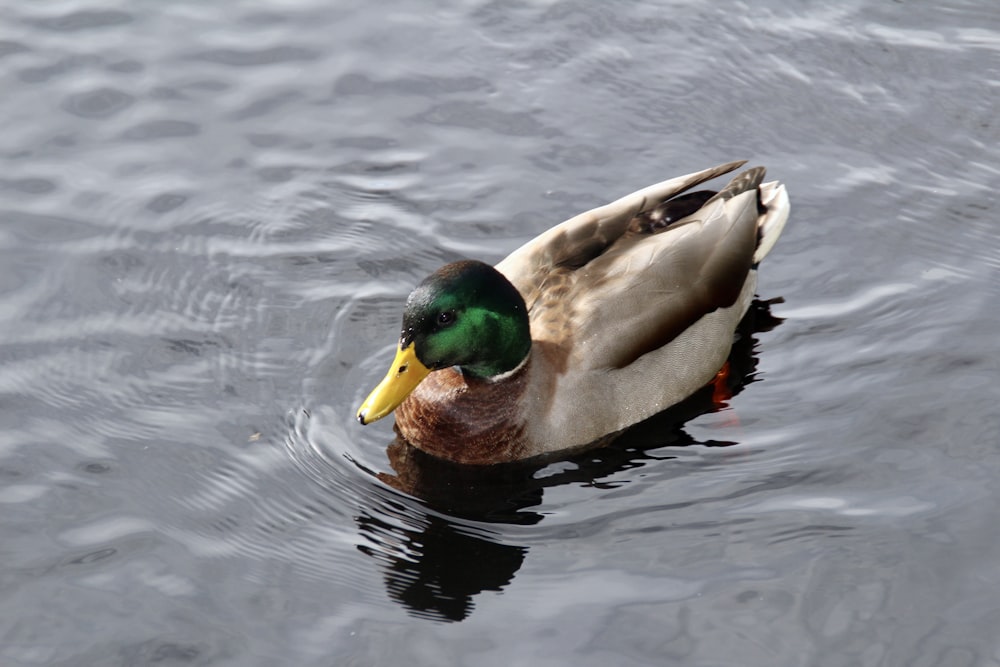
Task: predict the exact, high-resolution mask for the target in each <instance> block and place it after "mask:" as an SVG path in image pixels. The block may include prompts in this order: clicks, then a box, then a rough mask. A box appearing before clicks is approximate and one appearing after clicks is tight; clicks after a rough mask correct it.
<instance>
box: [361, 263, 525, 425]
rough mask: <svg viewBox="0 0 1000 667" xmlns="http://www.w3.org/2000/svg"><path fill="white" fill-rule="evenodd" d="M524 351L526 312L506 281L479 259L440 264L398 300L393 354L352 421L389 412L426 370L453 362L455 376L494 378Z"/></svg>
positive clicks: (518, 360) (515, 362) (519, 359)
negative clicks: (402, 305)
mask: <svg viewBox="0 0 1000 667" xmlns="http://www.w3.org/2000/svg"><path fill="white" fill-rule="evenodd" d="M530 350H531V332H530V329H529V326H528V309H527V307H526V306H525V304H524V299H523V298H522V297H521V294H520V293H519V292H518V291H517V289H516V288H515V287H514V286H513V285H511V283H510V281H508V280H507V279H506V278H505V277H504V276H503V275H502V274H501V273H500V272H499V271H497V270H496V269H494V268H493V267H491V266H490V265H488V264H484V263H483V262H477V261H472V260H468V261H462V262H454V263H452V264H448V265H446V266H443V267H441V268H440V269H438V270H437V271H435V272H434V273H432V274H431V275H430V276H428V277H427V278H426V279H425V280H424V281H423V282H422V283H420V285H418V286H417V288H416V289H415V290H413V292H412V293H410V297H409V298H408V299H407V300H406V310H404V311H403V330H402V332H401V334H400V336H399V350H398V351H397V352H396V358H395V360H394V361H393V363H392V366H391V367H390V368H389V372H388V373H387V374H386V376H385V379H384V380H382V382H381V383H380V384H379V385H378V386H377V387H375V389H374V391H372V393H371V394H370V395H369V396H368V398H367V399H366V400H365V402H364V403H363V404H362V405H361V408H360V409H359V410H358V421H359V422H361V423H362V424H369V423H371V422H373V421H375V420H376V419H381V418H382V417H384V416H386V415H387V414H389V413H390V412H392V411H393V410H395V409H396V406H398V405H399V404H400V403H402V402H403V399H405V398H406V397H407V396H408V395H409V393H410V392H411V391H413V390H414V389H415V388H416V386H417V385H418V384H420V382H421V381H422V380H423V379H424V378H425V377H427V374H428V373H430V372H431V371H433V370H437V369H439V368H447V367H449V366H458V367H459V368H460V369H461V371H462V373H463V374H467V375H473V376H478V377H486V378H489V377H494V376H497V375H501V374H503V373H506V372H508V371H511V370H513V369H515V368H517V366H518V365H519V364H520V363H521V362H522V361H524V359H525V357H527V355H528V352H529V351H530Z"/></svg>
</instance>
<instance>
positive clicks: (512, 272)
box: [496, 160, 745, 311]
mask: <svg viewBox="0 0 1000 667" xmlns="http://www.w3.org/2000/svg"><path fill="white" fill-rule="evenodd" d="M744 163H745V160H741V161H738V162H729V163H726V164H722V165H719V166H717V167H712V168H711V169H705V170H703V171H699V172H695V173H692V174H687V175H685V176H678V177H677V178H672V179H670V180H667V181H663V182H662V183H657V184H655V185H650V186H648V187H645V188H643V189H641V190H638V191H636V192H633V193H632V194H630V195H626V196H624V197H622V198H621V199H619V200H617V201H614V202H612V203H610V204H606V205H604V206H600V207H598V208H595V209H592V210H590V211H587V212H585V213H581V214H579V215H577V216H575V217H573V218H570V219H569V220H566V221H565V222H563V223H561V224H559V225H556V226H555V227H553V228H551V229H549V230H548V231H546V232H544V233H543V234H541V235H540V236H537V237H536V238H534V239H532V240H531V241H529V242H527V243H526V244H524V245H523V246H521V247H520V248H518V249H517V250H515V251H514V252H512V253H511V254H510V255H508V256H507V257H506V258H505V259H504V260H503V261H501V262H500V263H499V264H497V266H496V268H497V270H498V271H500V273H502V274H504V275H505V276H506V277H507V279H508V280H510V281H511V282H512V283H513V284H514V286H515V287H516V288H517V289H518V291H519V292H521V295H522V296H524V300H525V302H526V303H527V305H528V310H529V311H531V310H532V308H533V307H534V306H535V303H536V302H537V301H538V299H539V297H540V296H542V295H543V294H546V293H547V292H549V293H551V292H552V291H559V290H560V289H561V287H560V286H561V285H563V284H564V283H565V279H566V276H567V275H568V274H569V273H571V272H574V271H576V270H577V269H580V268H581V267H584V266H585V265H587V264H588V263H590V262H591V261H593V260H594V259H595V258H597V257H600V256H601V255H602V254H604V253H605V252H606V251H607V250H608V249H609V247H611V246H612V245H613V244H614V243H615V242H617V241H618V240H619V239H621V238H622V237H623V236H625V235H626V233H627V232H628V229H629V225H630V223H631V222H632V221H633V219H635V217H636V216H637V215H638V214H639V213H641V212H643V211H647V210H650V209H653V208H655V207H656V206H657V205H658V204H660V203H661V202H663V201H664V200H667V199H669V198H671V197H674V196H676V195H678V194H680V193H682V192H684V191H686V190H689V189H691V188H693V187H694V186H696V185H698V184H700V183H704V182H705V181H708V180H711V179H713V178H716V177H717V176H721V175H723V174H727V173H729V172H731V171H733V170H734V169H737V168H738V167H740V166H742V165H743V164H744ZM720 194H721V193H720Z"/></svg>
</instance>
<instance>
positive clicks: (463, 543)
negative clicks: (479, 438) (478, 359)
mask: <svg viewBox="0 0 1000 667" xmlns="http://www.w3.org/2000/svg"><path fill="white" fill-rule="evenodd" d="M771 303H773V302H760V301H757V302H754V304H753V306H751V308H750V311H749V312H748V313H747V316H746V317H745V318H744V319H743V322H742V323H741V324H740V327H739V329H738V330H737V333H736V340H735V343H734V345H733V349H732V352H731V353H730V356H729V374H728V377H727V378H726V379H725V380H724V382H725V387H724V388H723V389H724V391H723V393H724V394H728V395H729V396H732V395H736V394H738V393H739V392H740V391H742V389H743V387H745V386H746V385H747V384H749V383H751V382H753V381H754V370H755V368H756V365H757V358H756V356H755V355H754V353H753V351H754V347H755V345H756V339H755V337H754V334H756V333H759V332H763V331H769V330H771V329H773V328H774V327H775V326H777V325H778V324H780V322H781V320H780V319H778V318H775V317H774V316H773V315H771V312H770V307H769V306H770V304H771ZM719 400H720V399H719V388H718V387H717V386H713V385H709V386H707V387H705V388H703V389H702V390H701V391H699V392H697V393H696V394H694V395H693V396H691V397H690V398H688V399H687V400H685V401H684V402H682V403H680V404H678V405H675V406H673V407H672V408H670V409H668V410H666V411H664V412H662V413H660V414H658V415H656V416H654V417H651V418H650V419H648V420H646V421H644V422H642V423H640V424H636V425H635V426H633V427H631V428H629V429H627V430H626V431H623V432H622V433H619V434H617V435H616V436H614V437H613V438H611V439H609V440H608V441H607V442H606V443H604V444H603V446H600V447H598V448H589V449H586V450H584V451H580V452H577V453H575V454H569V455H567V454H566V453H563V454H561V455H553V456H547V457H544V458H540V459H531V460H529V461H524V462H518V463H514V464H504V465H498V466H483V467H477V466H463V465H459V464H455V463H451V462H448V461H443V460H441V459H437V458H434V457H431V456H429V455H427V454H425V453H423V452H421V451H420V450H418V449H416V448H414V447H412V446H411V445H409V444H408V443H406V442H405V441H403V440H401V439H400V438H398V437H397V439H396V440H395V441H394V442H392V444H390V445H389V447H388V449H387V454H388V457H389V463H390V465H391V466H392V470H393V473H392V474H390V473H380V474H379V475H378V477H379V479H381V480H382V481H383V482H385V483H386V484H388V485H389V486H391V487H393V488H395V489H397V490H399V491H403V492H404V493H406V494H409V495H411V496H414V497H416V498H418V499H420V501H421V504H420V505H418V504H417V503H406V504H405V506H404V503H402V502H400V503H398V504H397V505H396V507H395V509H396V510H397V511H395V512H393V513H392V515H390V514H389V513H384V514H383V515H382V516H376V514H375V513H374V512H371V511H368V510H365V511H363V513H362V514H361V515H360V516H359V517H358V519H357V521H358V524H359V527H360V529H361V532H362V535H363V536H364V537H365V538H367V539H366V544H365V545H364V546H361V547H359V548H360V549H361V550H362V551H364V552H365V553H367V554H369V555H371V556H372V557H373V558H375V559H377V560H378V561H379V562H380V563H382V565H383V566H384V568H385V582H386V589H387V591H388V593H389V595H390V597H392V599H394V600H396V601H397V602H399V603H400V604H402V605H403V606H404V607H405V608H406V609H407V610H408V611H410V612H411V613H413V614H415V615H419V616H424V617H429V618H435V619H438V620H445V621H460V620H462V619H464V618H466V617H467V616H468V615H469V613H470V612H471V610H472V608H473V597H474V596H475V595H476V594H478V593H480V592H482V591H487V590H489V591H500V590H502V589H503V588H504V587H505V586H506V585H507V584H509V583H510V582H511V580H512V579H513V578H514V575H515V573H516V572H517V570H518V569H519V568H520V567H521V564H522V563H523V562H524V558H525V555H526V553H527V551H528V549H527V547H526V546H523V545H517V544H510V543H508V542H507V541H506V540H504V538H503V536H502V530H501V528H502V525H503V524H507V525H522V526H523V525H532V524H536V523H538V522H540V521H541V520H542V518H543V515H542V514H540V513H538V512H535V511H533V510H532V509H531V508H534V507H538V506H540V505H541V502H542V496H543V494H544V491H545V489H546V488H550V487H554V486H559V485H563V484H571V483H589V484H593V485H595V486H600V485H601V480H602V479H605V478H607V477H608V476H610V475H612V474H614V473H617V472H619V471H622V470H627V469H629V468H637V467H642V466H644V465H647V464H648V463H649V462H651V461H660V460H664V459H670V458H674V457H673V456H672V455H670V454H665V453H663V452H658V451H657V450H661V449H662V448H664V447H683V446H687V445H692V444H699V445H702V446H716V447H723V446H727V445H732V444H735V443H733V442H722V441H695V440H694V439H693V438H692V437H691V436H690V435H688V434H687V433H686V432H685V431H684V428H683V426H684V424H685V423H686V422H687V421H689V420H690V419H693V418H694V417H697V416H699V415H702V414H706V413H708V412H713V411H716V410H718V409H720V407H721V404H720V402H719Z"/></svg>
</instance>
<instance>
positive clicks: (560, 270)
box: [357, 161, 789, 464]
mask: <svg viewBox="0 0 1000 667" xmlns="http://www.w3.org/2000/svg"><path fill="white" fill-rule="evenodd" d="M743 164H744V161H740V162H730V163H728V164H723V165H720V166H718V167H713V168H711V169H706V170H704V171H699V172H696V173H693V174H688V175H687V176H681V177H678V178H673V179H670V180H668V181H663V182H662V183H657V184H656V185H651V186H649V187H646V188H643V189H642V190H639V191H637V192H633V193H632V194H630V195H627V196H625V197H622V198H621V199H619V200H617V201H615V202H612V203H610V204H607V205H605V206H601V207H599V208H595V209H593V210H591V211H587V212H586V213H581V214H580V215H577V216H576V217H573V218H570V219H569V220H567V221H565V222H563V223H561V224H559V225H556V226H555V227H553V228H551V229H549V230H548V231H546V232H544V233H543V234H541V235H540V236H538V237H537V238H535V239H533V240H531V241H529V242H528V243H526V244H524V245H523V246H521V247H520V248H519V249H517V250H515V251H514V252H513V253H511V254H510V255H509V256H508V257H507V258H506V259H504V260H503V261H501V262H500V263H499V264H497V265H496V266H495V267H491V266H489V265H488V264H485V263H483V262H479V261H474V260H466V261H459V262H454V263H452V264H448V265H446V266H444V267H442V268H440V269H438V270H437V271H435V272H434V273H432V274H431V275H430V276H429V277H427V278H426V279H425V280H424V281H423V282H422V283H420V284H419V285H418V286H417V287H416V289H414V290H413V292H412V293H411V294H410V296H409V298H408V299H407V301H406V307H405V310H404V312H403V327H402V333H401V334H400V337H399V348H398V351H397V352H396V358H395V360H393V362H392V366H391V367H390V368H389V372H388V374H387V375H386V376H385V379H383V380H382V382H381V383H380V384H379V385H378V386H377V387H376V388H375V389H374V390H373V391H372V393H371V394H370V395H369V396H368V398H367V400H365V402H364V403H363V404H362V405H361V408H360V409H359V410H358V413H357V417H358V421H359V422H361V423H362V424H369V423H371V422H373V421H375V420H377V419H381V418H382V417H385V416H386V415H388V414H389V413H390V412H392V411H393V410H395V411H396V426H397V429H398V431H399V433H400V435H401V436H402V437H403V438H405V439H406V440H407V441H408V442H410V443H411V444H413V445H414V446H415V447H417V448H419V449H422V450H424V451H426V452H428V453H429V454H432V455H434V456H437V457H440V458H444V459H449V460H452V461H455V462H459V463H467V464H495V463H503V462H509V461H514V460H518V459H525V458H530V457H533V456H537V455H540V454H546V453H550V452H556V451H561V450H570V449H575V448H579V447H583V446H586V445H588V444H592V443H596V442H600V441H602V440H604V439H605V438H606V437H607V436H609V435H611V434H614V433H616V432H618V431H621V430H623V429H625V428H626V427H628V426H630V425H632V424H635V423H637V422H639V421H641V420H643V419H645V418H647V417H650V416H652V415H654V414H656V413H658V412H661V411H663V410H665V409H666V408H668V407H670V406H671V405H674V404H676V403H679V402H680V401H682V400H684V399H685V398H687V397H688V396H690V395H691V394H693V393H694V392H696V391H697V390H698V389H700V388H701V387H703V386H705V385H706V384H707V383H709V382H710V381H711V380H712V379H713V377H714V376H715V375H716V373H717V372H718V371H719V370H720V368H721V367H722V366H723V364H724V363H725V361H726V358H727V356H728V355H729V350H730V348H731V346H732V343H733V333H734V331H735V329H736V326H737V324H739V322H740V320H741V319H742V317H743V315H744V314H745V313H746V311H747V308H748V307H749V306H750V303H751V301H752V299H753V295H754V290H755V288H756V284H757V265H758V263H759V262H760V261H761V260H762V259H763V258H764V256H765V255H767V253H768V252H769V251H770V250H771V248H772V247H773V246H774V243H775V241H776V240H777V238H778V236H779V235H780V234H781V230H782V228H783V227H784V225H785V221H786V220H787V219H788V210H789V204H788V196H787V195H786V193H785V188H784V186H783V185H781V184H780V183H778V182H776V181H775V182H771V183H765V184H762V181H763V179H764V168H763V167H755V168H752V169H748V170H746V171H744V172H743V173H741V174H739V175H737V176H736V177H735V178H733V179H732V180H731V181H730V182H729V184H728V185H726V186H725V187H724V188H722V190H720V191H718V192H714V191H710V190H699V191H694V192H689V190H691V188H693V187H695V186H697V185H699V184H701V183H703V182H705V181H708V180H710V179H713V178H716V177H717V176H721V175H723V174H726V173H729V172H731V171H733V170H735V169H737V168H739V167H740V166H742V165H743Z"/></svg>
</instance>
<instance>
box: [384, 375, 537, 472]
mask: <svg viewBox="0 0 1000 667" xmlns="http://www.w3.org/2000/svg"><path fill="white" fill-rule="evenodd" d="M529 364H530V361H529V362H528V363H527V364H525V365H524V366H523V367H521V368H520V369H518V370H517V371H515V372H514V374H513V375H511V376H509V377H506V378H504V379H502V380H498V381H495V382H494V381H489V380H484V379H480V378H475V377H468V376H464V375H462V373H460V372H459V371H457V370H456V369H454V368H446V369H442V370H439V371H434V372H433V373H431V374H430V375H428V376H427V378H426V379H425V380H424V381H423V382H422V383H421V384H420V385H419V386H418V387H417V388H416V389H415V390H414V391H413V393H412V394H410V395H409V396H408V397H407V398H406V400H405V401H403V403H402V404H401V405H400V406H399V407H398V408H396V426H397V427H398V429H399V431H400V434H401V435H402V436H403V437H404V438H405V439H406V440H407V441H408V442H410V443H411V444H412V445H414V446H415V447H418V448H419V449H422V450H423V451H425V452H427V453H428V454H432V455H434V456H437V457H440V458H444V459H448V460H451V461H455V462H457V463H466V464H493V463H503V462H508V461H514V460H517V459H519V458H523V457H524V456H525V453H526V451H527V449H528V443H527V442H526V440H525V424H524V421H523V413H522V410H521V406H522V403H521V397H522V395H523V393H524V389H525V385H526V382H527V378H528V375H529V374H528V372H527V371H528V368H527V367H528V365H529Z"/></svg>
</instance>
